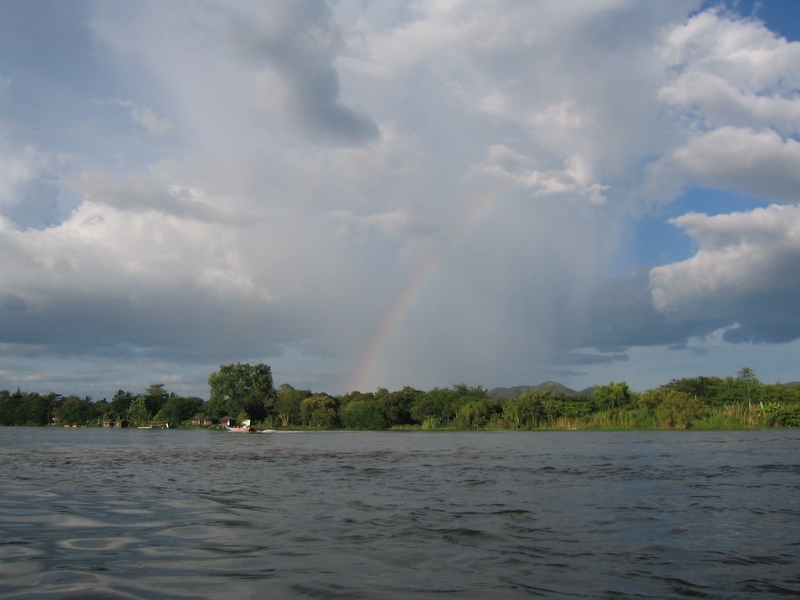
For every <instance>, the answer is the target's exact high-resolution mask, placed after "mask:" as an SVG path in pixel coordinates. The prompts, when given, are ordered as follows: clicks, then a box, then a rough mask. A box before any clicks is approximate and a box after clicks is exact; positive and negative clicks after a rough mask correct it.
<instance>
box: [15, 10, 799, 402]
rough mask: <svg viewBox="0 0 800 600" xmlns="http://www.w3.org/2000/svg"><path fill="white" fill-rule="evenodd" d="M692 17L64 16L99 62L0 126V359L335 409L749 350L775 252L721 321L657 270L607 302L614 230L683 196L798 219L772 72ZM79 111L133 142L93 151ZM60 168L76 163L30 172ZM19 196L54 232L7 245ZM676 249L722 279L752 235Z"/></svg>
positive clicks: (761, 40) (719, 305)
mask: <svg viewBox="0 0 800 600" xmlns="http://www.w3.org/2000/svg"><path fill="white" fill-rule="evenodd" d="M696 8H697V2H696V1H695V0H687V1H685V2H684V1H677V0H676V1H674V2H669V3H650V2H647V3H641V2H630V1H627V0H602V1H597V2H591V3H564V2H561V1H555V0H544V1H541V2H536V3H518V2H508V1H503V0H496V1H495V0H488V1H484V0H463V1H459V2H452V1H449V0H447V1H444V0H442V1H440V0H435V1H432V2H404V1H399V0H398V1H397V2H382V3H369V2H366V3H365V2H360V1H358V0H352V1H351V0H342V1H340V2H334V3H329V2H314V1H310V0H308V1H307V0H302V1H296V2H295V1H288V0H281V1H277V0H276V1H274V2H269V3H263V2H257V1H255V0H252V1H251V0H242V1H237V2H210V1H205V0H201V1H198V2H188V1H183V0H178V1H176V2H170V3H164V2H158V1H148V0H143V1H142V2H136V3H123V2H102V3H92V4H91V5H90V6H89V9H88V10H90V12H91V15H92V16H91V19H90V21H89V32H90V34H91V39H90V40H88V41H87V40H84V41H87V43H89V42H91V44H92V47H93V48H94V52H95V54H94V56H97V57H98V61H97V64H94V66H87V65H86V64H83V63H81V65H73V68H74V69H76V70H77V69H79V68H81V69H89V70H91V69H92V68H96V69H97V70H96V71H92V73H93V76H94V77H96V78H97V86H96V87H91V86H89V85H88V84H87V83H86V81H89V79H87V78H84V79H82V80H81V82H82V83H80V85H78V84H75V85H76V89H74V90H69V91H70V92H72V95H66V94H65V96H64V97H69V98H77V99H78V100H80V101H77V100H76V101H74V102H65V103H63V104H64V106H66V107H69V108H70V110H73V111H74V112H68V111H66V110H65V111H64V112H59V111H49V112H48V115H49V114H50V113H52V116H48V117H47V118H48V119H52V120H47V121H45V120H44V117H42V116H41V115H42V114H44V113H43V112H39V113H35V114H34V113H30V114H28V113H26V112H25V110H27V109H26V107H25V106H24V105H23V104H22V103H20V104H19V108H18V110H17V112H15V113H14V118H15V119H19V120H20V123H21V125H20V126H19V127H18V128H16V129H15V131H16V134H17V135H19V136H21V139H22V141H21V142H20V141H19V140H17V141H15V142H14V143H11V142H9V143H8V145H7V146H8V148H9V149H8V150H7V151H3V152H0V165H5V167H3V166H0V172H2V173H5V175H3V177H4V180H3V181H0V196H2V199H3V200H2V202H5V204H3V206H2V207H0V212H2V214H3V215H4V216H5V218H4V219H3V220H2V221H0V225H1V226H2V227H0V252H2V253H3V257H4V261H3V262H2V263H0V344H3V343H5V344H6V346H0V348H2V352H3V353H4V356H6V357H9V356H12V355H19V360H20V361H23V359H24V360H31V361H32V360H33V359H32V358H31V356H30V353H31V352H33V353H34V354H35V353H39V355H40V356H43V357H48V360H50V359H52V357H54V356H55V357H58V359H59V360H67V359H68V358H69V357H72V358H73V359H75V360H81V361H83V360H100V359H102V358H103V357H123V356H124V357H128V358H130V359H131V360H132V359H133V357H136V358H137V360H141V361H142V362H141V364H142V365H144V364H147V365H149V366H152V365H154V364H156V363H158V362H159V361H161V362H162V363H163V364H169V365H174V364H177V363H180V362H183V363H185V364H191V365H194V366H195V367H197V365H200V364H203V365H207V364H209V363H211V364H213V363H214V361H232V360H240V359H245V358H247V359H250V358H255V359H258V360H266V359H267V358H269V362H270V363H271V364H273V365H277V366H279V367H280V369H281V370H280V371H277V370H276V375H278V376H279V377H282V378H284V379H282V380H286V379H285V378H286V377H289V376H291V377H306V378H307V379H306V380H307V381H309V383H308V384H307V385H309V386H313V387H315V388H316V389H320V388H322V389H327V390H328V391H334V392H335V391H344V386H345V385H346V383H345V382H346V381H348V380H350V379H351V378H352V377H353V374H354V373H356V372H360V373H365V374H364V376H363V381H362V382H361V383H360V384H359V385H362V386H363V387H364V389H367V388H370V387H373V386H375V385H390V386H392V385H406V384H410V385H416V386H420V387H426V386H433V385H449V384H451V383H453V382H455V381H467V382H469V383H473V384H483V385H490V386H491V385H495V384H497V385H500V384H509V383H524V382H529V383H530V382H533V381H535V379H536V378H538V377H541V378H542V379H548V378H551V377H550V375H549V374H550V373H552V372H553V370H554V369H559V368H560V367H559V365H562V366H563V365H567V366H569V365H575V364H580V365H582V366H583V367H585V369H584V370H588V369H591V368H595V366H598V365H600V364H606V363H608V364H610V363H612V362H613V363H615V364H616V365H617V366H619V365H620V364H621V363H622V362H625V363H626V364H630V363H631V361H630V360H626V359H627V358H628V357H632V356H634V354H633V353H632V352H629V351H628V350H626V349H625V348H628V347H631V346H633V347H637V348H643V347H645V346H647V347H652V348H657V347H663V346H665V345H679V344H682V343H685V342H686V340H687V339H689V338H691V337H692V336H693V335H705V334H707V333H708V332H711V331H715V330H719V329H720V328H723V327H729V328H730V326H731V325H732V324H733V323H740V326H739V327H738V328H736V329H726V330H725V331H726V333H725V335H726V336H728V337H729V338H731V339H733V337H735V336H745V337H746V336H752V339H756V336H755V333H753V332H755V331H756V329H754V328H756V326H758V327H762V325H763V327H762V329H761V330H760V331H762V332H764V333H763V336H762V338H759V339H770V340H772V339H778V336H776V335H775V334H773V333H768V331H767V324H766V321H763V320H762V321H757V320H756V317H757V316H758V313H757V312H755V311H754V310H751V309H752V308H753V307H754V306H756V304H757V303H755V300H752V299H753V298H756V295H757V294H758V293H760V292H759V291H758V290H759V289H761V288H758V286H750V287H748V285H749V284H748V285H745V284H744V282H745V280H747V281H750V279H747V278H753V279H752V280H753V281H755V280H756V277H757V275H758V274H759V273H760V274H761V275H763V276H766V277H767V281H766V282H765V283H764V284H763V286H762V287H763V289H765V290H771V292H770V293H771V294H772V295H771V296H769V297H767V296H765V297H764V298H765V299H763V302H765V303H766V305H767V306H773V304H770V302H772V300H769V298H773V299H777V298H778V297H779V296H780V295H781V294H782V293H783V292H781V291H780V289H779V287H776V286H778V285H779V284H778V283H776V282H775V281H773V279H772V278H774V277H784V278H785V277H786V276H787V274H789V271H788V270H781V269H783V267H781V268H780V269H779V268H778V267H776V266H774V265H777V264H779V263H780V260H782V259H780V257H781V256H785V257H788V258H785V261H784V262H786V261H788V262H786V264H789V263H790V262H791V260H792V259H793V257H794V255H793V254H792V252H793V250H787V249H784V250H780V248H781V247H782V246H780V245H778V246H774V245H771V244H772V242H770V241H768V240H767V241H760V242H758V243H755V242H750V241H748V242H747V243H748V244H749V246H747V249H746V250H743V251H742V252H745V254H747V256H748V257H749V258H750V259H753V260H755V258H757V257H758V256H761V255H764V256H772V257H773V258H769V259H764V260H765V261H766V262H758V261H755V262H752V263H750V262H747V261H746V260H744V259H742V260H740V261H739V271H740V273H739V276H740V278H741V281H739V280H737V281H738V283H737V282H733V283H727V284H724V285H723V287H724V286H727V287H726V289H727V290H728V295H727V296H724V297H723V296H719V295H718V293H717V292H716V291H713V290H712V289H711V288H708V289H706V288H704V287H703V285H704V284H703V283H702V282H704V281H705V282H708V281H710V280H711V279H710V278H711V275H709V274H708V273H705V272H703V273H702V274H699V275H696V276H694V275H693V277H695V279H692V278H691V277H689V275H687V274H684V273H683V272H682V271H681V269H683V268H684V267H682V266H681V265H682V263H678V264H676V265H666V266H664V267H661V269H662V271H658V270H656V271H654V272H653V274H652V275H650V274H648V273H646V272H641V273H638V274H636V275H635V276H633V277H617V275H619V273H621V272H622V273H625V272H627V271H629V270H630V268H631V267H630V265H631V264H633V262H634V259H633V258H632V256H631V251H630V246H631V245H632V244H629V241H628V240H627V238H626V235H628V233H629V232H628V231H627V228H628V225H627V224H628V223H629V222H630V220H631V215H637V214H642V213H643V212H646V211H647V210H649V207H650V206H651V205H653V204H656V203H658V202H667V201H670V200H672V199H674V198H675V197H676V196H677V195H679V194H680V191H681V190H682V189H684V188H685V187H687V186H698V185H704V186H709V187H714V188H719V189H726V190H735V191H738V192H741V193H746V194H751V195H754V196H756V197H757V198H761V199H762V200H764V201H774V202H784V203H787V204H791V203H792V202H795V201H796V200H797V199H796V198H795V197H794V196H793V194H794V192H793V190H795V189H798V186H797V183H798V181H797V176H796V174H795V173H796V172H798V169H797V167H798V165H797V161H798V159H799V158H798V156H796V155H797V154H798V151H797V142H796V140H795V139H794V136H796V133H797V131H798V127H797V125H798V124H797V114H798V113H797V100H798V99H797V94H796V90H797V89H800V86H798V77H797V69H798V67H797V64H798V61H797V60H796V56H795V55H796V45H793V44H791V43H789V42H786V41H785V40H781V39H780V38H779V37H778V36H776V35H775V34H774V33H772V32H770V31H769V30H767V29H765V28H764V27H763V26H762V25H761V24H759V23H758V22H756V21H753V20H749V19H742V18H739V17H737V16H735V15H732V14H728V13H725V12H723V11H720V10H716V9H715V10H707V11H702V12H700V13H699V14H695V15H694V16H691V17H689V16H688V15H692V14H693V11H695V10H696ZM81 31H83V30H81ZM84 33H85V32H84ZM87 35H89V34H87ZM4 72H5V71H4ZM20 72H21V71H20ZM39 76H41V77H42V78H44V79H46V78H47V75H46V74H43V75H42V74H40V75H39ZM64 81H65V83H64V85H65V86H66V85H70V84H69V82H70V81H72V79H69V78H65V79H64ZM92 81H94V80H92ZM16 87H17V83H16V81H15V88H14V89H16ZM98 90H99V91H98ZM12 91H13V90H12ZM97 97H102V98H117V100H114V101H113V102H114V103H116V105H118V106H120V107H123V108H124V109H125V110H126V111H130V116H131V118H132V119H133V120H134V122H135V123H137V126H136V129H138V128H139V127H142V128H144V130H145V131H147V132H148V133H149V135H131V134H130V133H131V132H130V131H128V130H127V128H126V130H125V131H124V132H119V131H116V130H115V128H117V129H118V128H119V124H118V123H117V120H114V121H113V123H109V121H108V119H107V115H105V114H103V111H98V110H97V105H96V104H92V102H91V99H92V98H97ZM133 98H135V100H133ZM84 101H85V102H84ZM81 102H84V103H85V105H86V106H85V107H84V109H80V107H81V106H82V104H81ZM106 102H107V103H108V102H111V101H106ZM75 107H78V108H75ZM87 107H88V108H87ZM3 110H6V109H5V108H4V109H3ZM81 110H84V112H81ZM7 114H10V112H8V111H7V112H4V113H3V114H2V115H0V117H3V116H7ZM31 115H33V116H31ZM164 115H169V119H166V118H164ZM26 119H27V121H26ZM30 132H39V133H30ZM42 132H44V133H42ZM76 132H80V133H76ZM115 136H118V137H115ZM40 137H41V139H42V140H43V141H39V138H40ZM34 141H35V142H36V143H35V144H34ZM26 146H30V148H31V149H32V150H30V151H29V152H28V154H26V150H24V149H25V148H26ZM65 148H67V149H69V150H70V151H73V152H75V153H76V154H79V155H80V158H79V159H76V160H75V161H74V163H72V164H71V165H69V167H68V168H61V167H60V166H57V167H52V166H50V163H48V162H47V161H48V160H51V158H52V157H56V156H59V154H58V153H59V152H62V151H65V150H64V149H65ZM48 157H50V158H48ZM37 161H38V162H37ZM2 169H5V171H3V170H2ZM26 169H27V170H26ZM44 182H50V183H51V185H52V188H53V190H55V191H56V193H57V194H58V195H59V201H60V202H64V204H63V206H68V207H69V210H64V211H63V212H62V213H61V214H62V220H61V221H60V222H58V221H55V222H53V221H51V222H48V223H44V226H43V227H42V228H40V229H39V230H24V231H22V230H20V229H21V226H20V222H19V221H18V219H17V218H16V217H15V216H14V215H13V214H12V208H14V207H17V206H22V205H23V204H25V202H28V203H29V202H31V197H32V195H31V194H32V192H31V189H32V188H31V187H30V186H34V185H39V184H42V185H43V184H44ZM26 186H27V187H26ZM63 196H67V197H68V202H65V201H63V198H62V197H63ZM790 208H791V206H787V207H786V209H787V210H789V209H790ZM769 210H770V211H772V210H774V209H773V208H770V209H769ZM782 214H783V217H782V218H783V219H786V218H789V217H786V215H788V214H789V213H782ZM683 218H684V217H681V219H683ZM686 218H687V219H688V218H689V217H688V216H687V217H686ZM753 218H755V217H753ZM792 218H793V217H792ZM709 219H711V218H710V217H709ZM710 222H711V221H709V223H710ZM713 222H714V223H716V221H713ZM676 223H677V224H678V225H679V226H681V227H684V225H685V227H687V228H689V223H690V222H689V221H688V220H686V221H681V220H678V221H676ZM702 223H706V222H705V221H703V222H702ZM702 223H701V225H697V227H696V228H695V229H691V228H689V229H687V231H689V233H690V234H691V235H695V234H696V236H697V239H698V240H700V241H698V244H699V245H700V247H701V250H700V252H699V253H698V256H700V258H702V257H704V256H712V255H713V260H711V261H710V262H712V263H714V264H718V266H719V268H717V267H714V268H711V267H709V269H710V270H709V273H712V272H713V273H717V274H719V273H722V272H723V271H724V269H723V267H722V265H723V263H724V261H725V257H726V256H727V255H728V254H732V255H735V254H736V253H737V252H739V250H738V248H739V245H741V244H740V242H739V241H736V240H737V239H738V238H736V235H739V234H741V235H742V236H745V237H746V236H748V235H750V233H747V232H750V231H751V229H752V227H753V225H752V222H751V221H749V220H747V219H744V220H742V221H741V222H738V221H737V222H736V224H735V226H732V229H731V232H729V233H726V234H725V235H726V236H728V237H726V238H725V239H724V240H723V241H722V242H720V243H719V244H718V246H714V245H713V244H712V243H711V241H710V239H711V237H710V236H711V233H710V231H711V229H712V228H711V227H710V226H709V225H704V224H702ZM692 227H695V226H694V225H692ZM737 232H739V233H737ZM718 235H719V236H722V235H723V234H722V233H718ZM753 235H755V234H753ZM765 235H766V237H767V238H768V237H770V236H773V237H775V239H776V240H777V239H781V240H783V242H782V243H784V246H785V247H786V248H790V247H793V246H791V244H790V242H789V241H788V240H789V238H788V237H787V236H788V233H786V232H782V230H781V231H778V230H775V231H772V232H771V233H769V235H767V234H765ZM747 239H748V240H749V239H750V238H747ZM754 239H755V238H754ZM742 243H743V242H742ZM737 244H739V245H737ZM781 252H783V254H781ZM759 253H760V254H759ZM703 260H705V259H703ZM698 261H699V262H698V264H699V263H700V262H702V260H700V259H698ZM692 264H694V263H692ZM781 264H783V263H781ZM765 265H766V266H765ZM769 265H773V266H769ZM670 269H674V270H673V271H671V270H670ZM698 269H699V268H696V267H692V269H689V270H690V271H692V272H693V273H700V272H701V271H702V269H699V270H698ZM786 269H788V267H786ZM670 273H673V274H674V276H668V275H669V274H670ZM687 282H693V283H692V285H689V284H688V283H687ZM651 286H652V287H651ZM790 287H791V286H790ZM793 291H794V290H793V288H792V289H791V290H790V291H789V292H787V293H786V294H785V297H786V300H785V301H786V302H787V304H786V307H785V310H784V309H781V310H782V311H783V312H781V311H779V310H773V311H772V312H771V313H770V314H771V315H773V316H774V319H775V328H778V327H779V326H781V325H780V324H781V323H789V324H791V322H792V321H791V319H792V317H791V314H790V313H791V310H790V308H792V307H793V305H792V304H791V302H790V298H791V293H792V292H793ZM656 292H658V293H656ZM662 292H663V295H662V296H660V297H659V298H660V300H659V302H661V304H658V306H656V304H654V297H657V296H658V294H661V293H662ZM765 293H766V292H765ZM654 294H655V296H654ZM754 294H755V295H754ZM748 298H750V300H748ZM775 302H777V300H775ZM673 309H674V310H673ZM792 310H793V308H792ZM763 314H764V315H766V314H767V313H766V312H764V313H763ZM765 318H766V317H765ZM759 324H760V325H759ZM789 329H791V327H789ZM770 336H771V337H770ZM745 337H742V338H741V339H745ZM378 338H380V339H378ZM376 340H377V342H376ZM376 348H379V350H378V351H376V352H375V356H369V353H370V351H371V350H374V349H376ZM665 352H666V350H665ZM670 352H678V351H677V350H676V351H670ZM15 353H16V354H15ZM26 353H27V354H26ZM76 357H77V358H76ZM53 360H55V359H53ZM109 360H110V359H109ZM148 361H150V362H148ZM20 364H22V363H20ZM25 364H27V365H30V364H32V363H25ZM363 365H368V367H369V368H367V367H364V368H363V369H362V367H363ZM149 366H148V368H150V367H149ZM0 368H2V365H0ZM59 368H61V367H59ZM81 368H83V367H81ZM143 368H144V367H143ZM193 368H194V367H193ZM197 368H198V369H199V368H200V367H197ZM597 368H599V366H598V367H597ZM82 372H83V371H82ZM86 372H91V369H89V370H88V371H86ZM559 372H573V371H572V369H567V370H564V369H562V370H561V371H559ZM576 376H577V375H576ZM43 380H45V379H43ZM312 380H313V383H311V381H312ZM48 381H49V380H48ZM290 382H291V381H290ZM201 383H202V381H201Z"/></svg>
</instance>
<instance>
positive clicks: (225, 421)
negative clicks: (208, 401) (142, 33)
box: [219, 417, 236, 427]
mask: <svg viewBox="0 0 800 600" xmlns="http://www.w3.org/2000/svg"><path fill="white" fill-rule="evenodd" d="M219 424H220V427H234V426H235V425H236V419H231V418H230V417H222V418H221V419H220V420H219Z"/></svg>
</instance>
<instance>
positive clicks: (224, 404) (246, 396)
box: [208, 363, 276, 422]
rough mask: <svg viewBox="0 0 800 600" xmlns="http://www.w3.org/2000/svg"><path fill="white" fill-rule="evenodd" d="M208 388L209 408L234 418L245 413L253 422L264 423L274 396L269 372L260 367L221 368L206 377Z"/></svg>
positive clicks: (261, 365)
mask: <svg viewBox="0 0 800 600" xmlns="http://www.w3.org/2000/svg"><path fill="white" fill-rule="evenodd" d="M208 385H209V386H210V387H211V397H210V398H209V402H211V403H212V407H214V408H217V407H218V408H219V410H221V411H223V413H224V414H226V415H229V416H233V417H236V416H237V415H238V414H239V413H240V412H242V411H244V412H245V413H247V415H248V416H249V417H250V419H251V420H252V421H254V422H256V421H262V420H264V418H265V417H266V415H267V413H268V409H270V408H272V406H273V401H274V399H275V396H276V393H275V388H274V387H273V384H272V369H271V368H270V367H269V365H265V364H261V363H259V364H257V365H249V364H241V363H235V364H229V365H222V366H220V368H219V371H215V372H214V373H212V374H211V375H210V376H209V377H208ZM219 416H222V415H219Z"/></svg>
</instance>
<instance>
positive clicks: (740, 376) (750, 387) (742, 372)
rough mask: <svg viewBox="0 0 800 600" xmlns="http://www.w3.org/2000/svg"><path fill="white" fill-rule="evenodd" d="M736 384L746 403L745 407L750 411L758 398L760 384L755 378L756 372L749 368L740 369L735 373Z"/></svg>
mask: <svg viewBox="0 0 800 600" xmlns="http://www.w3.org/2000/svg"><path fill="white" fill-rule="evenodd" d="M736 382H737V383H738V385H739V389H740V390H741V395H742V397H743V399H744V400H746V401H747V406H748V407H749V408H750V409H751V410H752V408H753V401H754V400H756V398H757V397H758V396H760V394H759V392H760V391H761V389H760V388H761V382H760V381H759V380H758V377H756V372H755V371H754V370H753V369H751V368H750V367H742V368H740V369H739V371H738V372H737V373H736Z"/></svg>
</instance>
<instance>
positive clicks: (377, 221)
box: [328, 209, 436, 238]
mask: <svg viewBox="0 0 800 600" xmlns="http://www.w3.org/2000/svg"><path fill="white" fill-rule="evenodd" d="M328 215H329V216H330V217H331V218H332V219H335V220H337V221H339V223H341V225H340V226H339V228H338V229H337V230H336V232H337V233H338V234H340V235H348V234H349V233H350V229H349V227H348V225H355V226H356V227H357V228H358V229H360V230H362V231H363V230H366V229H368V228H370V227H374V228H376V229H378V230H379V231H381V232H383V233H384V234H386V235H389V236H391V237H394V238H400V237H403V236H406V235H412V236H420V235H431V234H432V233H435V231H436V230H435V228H433V227H431V226H430V225H426V224H425V223H423V222H422V221H419V220H417V219H414V218H413V217H412V216H411V214H409V212H408V211H407V210H403V209H400V210H395V211H392V212H386V213H378V214H374V215H368V216H366V217H357V216H355V215H354V214H353V213H351V212H350V211H346V210H340V211H331V212H329V213H328Z"/></svg>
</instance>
